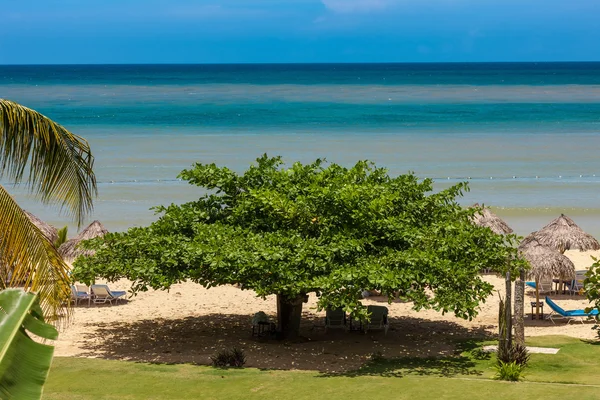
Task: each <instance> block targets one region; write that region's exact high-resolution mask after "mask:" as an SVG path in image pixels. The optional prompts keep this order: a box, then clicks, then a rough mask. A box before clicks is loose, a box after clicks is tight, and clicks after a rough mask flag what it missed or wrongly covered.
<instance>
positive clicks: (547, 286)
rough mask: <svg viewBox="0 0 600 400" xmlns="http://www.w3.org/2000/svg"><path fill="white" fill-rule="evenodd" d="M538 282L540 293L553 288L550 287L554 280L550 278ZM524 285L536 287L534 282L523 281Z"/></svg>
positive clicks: (551, 290)
mask: <svg viewBox="0 0 600 400" xmlns="http://www.w3.org/2000/svg"><path fill="white" fill-rule="evenodd" d="M539 284H540V293H552V292H554V289H553V288H552V286H553V285H554V282H552V279H549V280H543V281H540V282H539ZM525 285H527V286H529V287H530V288H532V289H535V288H536V283H535V282H525Z"/></svg>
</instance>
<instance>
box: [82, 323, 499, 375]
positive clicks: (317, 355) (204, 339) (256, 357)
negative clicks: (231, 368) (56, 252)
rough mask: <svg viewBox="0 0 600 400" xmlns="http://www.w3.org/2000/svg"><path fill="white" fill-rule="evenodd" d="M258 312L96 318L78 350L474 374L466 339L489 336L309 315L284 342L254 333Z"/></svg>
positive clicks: (279, 365) (329, 369)
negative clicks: (356, 324) (342, 322)
mask: <svg viewBox="0 0 600 400" xmlns="http://www.w3.org/2000/svg"><path fill="white" fill-rule="evenodd" d="M251 318H252V316H248V315H238V314H211V315H203V316H194V317H187V318H180V319H149V320H141V321H134V322H131V323H128V322H116V323H105V324H89V325H88V326H86V329H87V333H86V334H85V335H84V336H83V337H82V338H80V340H79V342H80V343H79V344H78V346H79V348H80V349H82V352H81V353H79V354H78V356H83V357H101V358H107V359H120V360H131V361H140V362H151V363H167V364H168V363H192V364H203V365H210V364H211V360H210V357H211V356H214V355H215V354H216V353H217V352H218V351H220V350H223V349H231V348H233V347H236V348H240V349H242V350H243V351H244V353H245V355H246V358H247V363H246V366H247V367H255V368H262V369H302V370H313V371H314V370H317V371H321V372H323V373H325V374H327V373H330V374H334V373H340V372H347V373H350V372H349V371H355V372H354V373H357V372H356V371H360V370H361V369H362V370H363V371H367V372H368V371H372V373H375V371H379V372H377V374H379V375H386V374H388V375H390V374H392V364H390V363H389V362H388V360H402V362H401V364H402V365H404V367H403V368H404V369H402V371H406V370H408V369H414V370H415V371H421V372H420V374H426V373H428V372H427V371H430V372H429V373H431V374H447V375H452V374H466V375H469V374H473V372H472V371H471V369H472V368H473V366H471V365H469V364H468V360H467V359H462V358H461V357H462V356H461V353H463V352H464V351H465V346H467V344H466V343H470V342H469V341H467V342H465V341H464V340H465V339H471V340H476V341H477V340H480V339H487V338H489V336H488V334H487V332H486V330H485V328H486V327H484V326H481V327H477V328H466V327H463V326H461V325H459V324H456V323H454V322H449V321H444V320H439V321H431V320H425V319H420V318H411V317H399V318H394V317H392V318H390V330H389V331H388V333H387V335H385V334H384V332H383V331H372V332H371V331H369V332H368V333H367V334H364V333H362V332H346V331H340V330H330V331H328V332H325V330H324V329H314V327H315V326H318V325H319V324H322V321H321V318H317V317H316V316H314V314H312V315H311V314H307V315H304V316H303V325H302V327H301V331H300V333H301V335H302V340H298V341H278V340H275V339H272V338H270V337H256V336H251V332H252V328H251V325H250V321H251ZM473 346H475V345H473ZM373 354H381V356H382V357H385V358H386V359H385V362H383V361H382V360H381V359H380V360H379V361H382V362H381V363H376V362H375V361H377V360H375V359H373V357H372V356H373ZM467 358H468V357H467ZM361 367H362V368H361ZM396 369H397V368H396ZM386 371H387V372H386ZM453 371H454V372H453ZM365 373H366V372H365ZM390 376H391V375H390Z"/></svg>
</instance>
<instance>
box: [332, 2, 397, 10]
mask: <svg viewBox="0 0 600 400" xmlns="http://www.w3.org/2000/svg"><path fill="white" fill-rule="evenodd" d="M321 1H322V2H323V4H324V5H325V7H327V8H328V9H329V10H331V11H333V12H336V13H355V12H373V11H382V10H384V9H385V8H386V7H387V6H388V5H390V3H391V2H392V1H393V0H321Z"/></svg>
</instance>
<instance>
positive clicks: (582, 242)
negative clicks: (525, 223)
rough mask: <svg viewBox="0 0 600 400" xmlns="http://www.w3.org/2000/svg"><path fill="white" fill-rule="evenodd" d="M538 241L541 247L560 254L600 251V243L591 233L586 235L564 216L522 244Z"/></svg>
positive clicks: (533, 234)
mask: <svg viewBox="0 0 600 400" xmlns="http://www.w3.org/2000/svg"><path fill="white" fill-rule="evenodd" d="M532 240H536V241H537V242H539V243H540V244H541V245H544V246H548V247H552V248H553V249H556V250H558V251H559V252H560V253H564V252H565V251H566V250H571V249H579V250H581V251H588V250H600V243H599V242H598V241H597V240H596V239H595V238H594V237H593V236H592V235H590V234H589V233H585V232H584V231H583V230H582V229H581V228H580V227H579V226H577V224H576V223H575V222H573V220H572V219H571V218H569V217H567V216H566V215H564V214H561V215H560V217H558V218H556V219H555V220H553V221H552V222H550V223H549V224H548V225H546V226H544V227H543V228H542V229H540V230H539V231H537V232H533V233H532V234H530V235H529V236H527V237H526V238H525V239H523V241H522V242H521V245H527V243H529V242H530V241H532Z"/></svg>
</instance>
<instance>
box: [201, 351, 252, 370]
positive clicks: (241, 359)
mask: <svg viewBox="0 0 600 400" xmlns="http://www.w3.org/2000/svg"><path fill="white" fill-rule="evenodd" d="M210 360H211V361H212V365H213V367H217V368H228V367H235V368H241V367H243V366H244V364H246V355H245V354H244V350H241V349H237V348H235V347H234V348H232V349H231V350H227V349H224V350H221V351H219V352H218V353H217V354H216V355H215V356H213V357H211V358H210Z"/></svg>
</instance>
